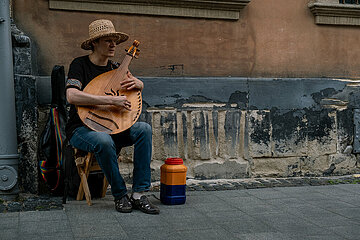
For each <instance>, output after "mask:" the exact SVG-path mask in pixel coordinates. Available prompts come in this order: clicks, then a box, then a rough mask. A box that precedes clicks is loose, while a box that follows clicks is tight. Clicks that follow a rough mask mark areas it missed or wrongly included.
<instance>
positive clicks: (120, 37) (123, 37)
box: [81, 32, 129, 50]
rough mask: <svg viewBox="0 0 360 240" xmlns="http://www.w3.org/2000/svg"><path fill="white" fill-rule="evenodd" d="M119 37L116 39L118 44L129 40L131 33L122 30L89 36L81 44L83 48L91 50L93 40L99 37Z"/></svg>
mask: <svg viewBox="0 0 360 240" xmlns="http://www.w3.org/2000/svg"><path fill="white" fill-rule="evenodd" d="M109 36H111V37H117V39H116V45H118V44H120V43H122V42H125V41H126V40H128V38H129V35H127V34H126V33H122V32H114V33H108V34H102V35H100V36H97V37H94V38H89V39H87V40H85V41H83V43H82V44H81V48H82V49H84V50H91V43H92V42H93V41H95V40H96V39H98V38H101V37H109Z"/></svg>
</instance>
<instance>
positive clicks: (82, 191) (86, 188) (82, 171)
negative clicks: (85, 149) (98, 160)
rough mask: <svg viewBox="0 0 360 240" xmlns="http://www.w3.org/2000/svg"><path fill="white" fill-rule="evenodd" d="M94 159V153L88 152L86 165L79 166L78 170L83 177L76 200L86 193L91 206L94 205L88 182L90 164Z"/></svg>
mask: <svg viewBox="0 0 360 240" xmlns="http://www.w3.org/2000/svg"><path fill="white" fill-rule="evenodd" d="M92 160H93V154H92V153H88V155H87V156H86V159H85V164H84V165H85V166H84V167H78V172H79V175H80V178H81V182H80V186H79V190H78V194H77V197H76V200H82V199H83V198H84V194H85V198H86V201H87V203H88V205H89V206H91V205H92V203H91V194H90V190H89V185H88V184H87V178H88V176H89V172H90V171H89V170H90V166H91V163H92Z"/></svg>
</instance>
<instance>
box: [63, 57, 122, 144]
mask: <svg viewBox="0 0 360 240" xmlns="http://www.w3.org/2000/svg"><path fill="white" fill-rule="evenodd" d="M118 67H119V64H118V63H117V62H113V61H111V60H109V61H108V64H107V65H106V66H98V65H95V64H93V63H92V62H91V61H90V59H89V56H88V55H86V56H82V57H78V58H75V59H74V60H73V61H72V62H71V64H70V67H69V73H68V79H67V81H66V87H65V90H66V89H68V88H77V89H79V90H83V89H84V88H85V87H86V85H87V84H88V83H89V82H90V81H91V80H92V79H94V78H95V77H97V76H99V75H100V74H103V73H105V72H108V71H110V70H113V69H115V68H118ZM80 126H84V124H83V123H82V121H81V119H80V118H79V115H78V114H77V111H76V108H75V106H74V105H71V106H70V112H69V120H68V122H67V124H66V128H65V131H66V136H67V137H68V139H70V138H71V136H72V134H73V131H74V130H75V129H76V128H78V127H80Z"/></svg>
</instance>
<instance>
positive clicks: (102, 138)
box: [94, 132, 115, 152]
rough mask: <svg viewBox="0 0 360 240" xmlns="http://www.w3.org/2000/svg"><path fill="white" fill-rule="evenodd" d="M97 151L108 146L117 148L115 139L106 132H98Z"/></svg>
mask: <svg viewBox="0 0 360 240" xmlns="http://www.w3.org/2000/svg"><path fill="white" fill-rule="evenodd" d="M96 138H97V139H96V144H95V146H94V147H95V149H94V150H95V152H98V151H101V150H103V149H106V148H110V149H115V144H114V141H113V140H112V138H111V136H110V135H109V134H106V133H102V132H98V133H97V134H96Z"/></svg>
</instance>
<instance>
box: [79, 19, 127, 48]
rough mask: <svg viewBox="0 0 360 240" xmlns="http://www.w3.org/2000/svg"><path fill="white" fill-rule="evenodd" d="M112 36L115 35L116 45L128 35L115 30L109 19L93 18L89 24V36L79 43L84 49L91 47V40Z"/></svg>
mask: <svg viewBox="0 0 360 240" xmlns="http://www.w3.org/2000/svg"><path fill="white" fill-rule="evenodd" d="M108 36H113V37H117V39H116V45H117V44H119V43H122V42H125V41H126V40H127V39H128V38H129V36H128V35H127V34H126V33H122V32H116V31H115V28H114V25H113V23H112V22H111V21H109V20H106V19H100V20H95V21H93V22H92V23H90V25H89V38H88V39H87V40H85V41H83V43H82V44H81V48H82V49H85V50H90V49H91V42H92V41H94V40H96V39H98V38H100V37H108Z"/></svg>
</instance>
